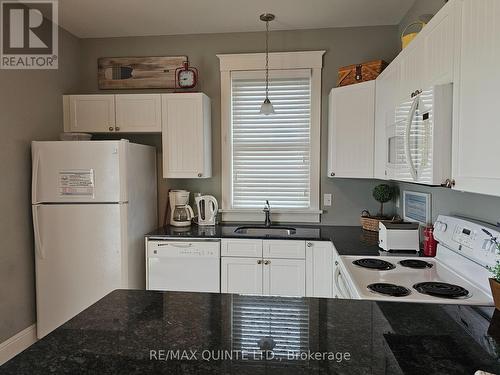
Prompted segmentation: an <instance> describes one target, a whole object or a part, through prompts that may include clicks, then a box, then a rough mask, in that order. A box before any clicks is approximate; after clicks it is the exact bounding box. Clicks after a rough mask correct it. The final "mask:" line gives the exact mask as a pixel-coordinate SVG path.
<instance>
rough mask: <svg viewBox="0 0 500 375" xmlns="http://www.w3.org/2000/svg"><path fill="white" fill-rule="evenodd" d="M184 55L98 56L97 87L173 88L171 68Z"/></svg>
mask: <svg viewBox="0 0 500 375" xmlns="http://www.w3.org/2000/svg"><path fill="white" fill-rule="evenodd" d="M186 60H187V56H171V57H101V58H100V59H98V73H97V75H98V79H99V89H101V90H112V89H115V90H117V89H175V81H176V77H175V70H176V69H177V68H179V67H182V66H183V64H184V62H185V61H186Z"/></svg>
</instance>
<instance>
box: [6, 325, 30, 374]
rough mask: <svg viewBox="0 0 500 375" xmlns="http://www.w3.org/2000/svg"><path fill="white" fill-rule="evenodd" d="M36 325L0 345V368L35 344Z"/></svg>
mask: <svg viewBox="0 0 500 375" xmlns="http://www.w3.org/2000/svg"><path fill="white" fill-rule="evenodd" d="M36 340H37V338H36V324H33V325H31V326H29V327H28V328H25V329H23V330H22V331H21V332H19V333H18V334H16V335H14V336H12V337H11V338H10V339H7V340H6V341H4V342H2V343H1V344H0V366H1V365H3V364H4V363H5V362H7V361H8V360H9V359H11V358H14V357H15V356H16V355H18V354H19V353H21V352H22V351H23V350H24V349H26V348H28V347H30V346H31V345H33V344H34V343H35V342H36Z"/></svg>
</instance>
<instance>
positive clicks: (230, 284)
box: [221, 257, 263, 295]
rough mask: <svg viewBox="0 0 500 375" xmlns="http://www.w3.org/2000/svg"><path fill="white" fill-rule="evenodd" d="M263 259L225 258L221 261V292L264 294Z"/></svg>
mask: <svg viewBox="0 0 500 375" xmlns="http://www.w3.org/2000/svg"><path fill="white" fill-rule="evenodd" d="M262 264H263V261H262V259H261V258H239V257H223V258H222V259H221V292H222V293H241V294H259V295H260V294H262V290H263V288H262V283H263V279H262V273H263V268H262Z"/></svg>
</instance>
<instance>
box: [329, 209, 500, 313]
mask: <svg viewBox="0 0 500 375" xmlns="http://www.w3.org/2000/svg"><path fill="white" fill-rule="evenodd" d="M434 228H435V229H434V236H435V237H436V240H437V241H438V242H439V245H438V249H437V255H436V257H435V258H427V257H415V256H413V257H412V256H403V255H401V256H399V255H398V256H378V257H363V256H340V259H339V261H338V264H337V265H336V271H335V278H334V279H335V280H334V283H335V285H334V289H335V294H336V296H337V297H338V298H352V299H368V300H376V301H401V302H420V303H441V304H463V305H493V300H492V297H491V292H490V287H489V282H488V278H489V277H490V276H491V274H490V272H489V270H488V267H491V266H493V265H494V264H495V262H496V261H497V260H498V259H500V258H499V255H498V254H497V251H496V246H495V243H494V241H493V240H492V239H493V238H495V237H498V239H499V241H500V228H498V227H494V226H490V225H488V224H484V223H479V222H474V221H471V220H466V219H463V218H458V217H451V216H439V217H438V220H437V221H436V223H435V225H434Z"/></svg>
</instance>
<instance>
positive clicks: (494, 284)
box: [483, 229, 500, 310]
mask: <svg viewBox="0 0 500 375" xmlns="http://www.w3.org/2000/svg"><path fill="white" fill-rule="evenodd" d="M483 231H484V232H485V233H486V234H487V235H488V236H490V239H491V242H493V243H494V244H495V247H496V248H497V252H499V253H500V242H498V239H497V237H493V235H492V234H491V233H490V232H488V231H486V230H484V229H483ZM489 270H490V271H491V273H492V274H493V277H490V279H489V280H490V288H491V294H492V295H493V301H494V302H495V307H496V308H497V310H500V261H498V260H497V263H496V264H495V266H494V267H490V268H489Z"/></svg>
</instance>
